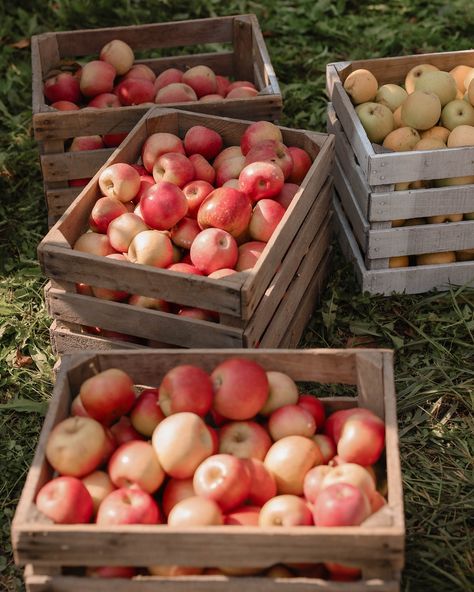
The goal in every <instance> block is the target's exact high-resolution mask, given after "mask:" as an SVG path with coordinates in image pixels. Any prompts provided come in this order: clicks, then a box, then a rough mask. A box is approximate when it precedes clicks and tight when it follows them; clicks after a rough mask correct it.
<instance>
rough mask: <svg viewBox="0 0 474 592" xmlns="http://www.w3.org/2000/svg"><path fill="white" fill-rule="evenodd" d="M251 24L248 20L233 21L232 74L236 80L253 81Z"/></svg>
mask: <svg viewBox="0 0 474 592" xmlns="http://www.w3.org/2000/svg"><path fill="white" fill-rule="evenodd" d="M252 27H253V23H252V22H251V21H250V20H249V19H248V18H239V17H237V18H235V19H234V37H233V47H234V72H235V77H236V79H237V80H248V81H250V82H255V81H254V76H253V53H254V52H253V48H252V43H253V35H252Z"/></svg>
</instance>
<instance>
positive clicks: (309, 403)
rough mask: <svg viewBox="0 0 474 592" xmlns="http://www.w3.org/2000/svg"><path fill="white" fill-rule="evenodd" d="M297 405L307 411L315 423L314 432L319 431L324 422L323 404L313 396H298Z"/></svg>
mask: <svg viewBox="0 0 474 592" xmlns="http://www.w3.org/2000/svg"><path fill="white" fill-rule="evenodd" d="M298 405H299V406H300V407H303V408H304V409H306V411H309V412H310V413H311V415H312V416H313V417H314V421H315V422H316V431H321V429H322V428H323V426H324V422H325V421H326V411H325V410H324V404H323V402H322V401H321V400H320V399H318V398H316V397H315V396H314V395H300V396H299V397H298Z"/></svg>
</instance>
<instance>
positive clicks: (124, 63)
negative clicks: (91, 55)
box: [99, 39, 135, 75]
mask: <svg viewBox="0 0 474 592" xmlns="http://www.w3.org/2000/svg"><path fill="white" fill-rule="evenodd" d="M99 57H100V59H101V60H103V61H104V62H107V63H108V64H111V65H112V66H113V67H114V68H115V71H116V72H117V74H119V75H121V74H126V73H127V72H128V71H129V70H130V68H131V67H132V66H133V62H134V61H135V55H134V53H133V49H132V48H131V47H130V45H128V44H127V43H125V41H122V40H120V39H112V41H109V42H108V43H106V44H105V45H104V47H103V48H102V49H101V50H100V53H99Z"/></svg>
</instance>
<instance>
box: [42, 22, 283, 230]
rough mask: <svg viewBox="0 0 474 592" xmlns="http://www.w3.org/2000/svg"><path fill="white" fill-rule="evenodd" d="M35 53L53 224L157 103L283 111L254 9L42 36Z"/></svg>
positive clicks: (260, 113)
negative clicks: (221, 14) (224, 15)
mask: <svg viewBox="0 0 474 592" xmlns="http://www.w3.org/2000/svg"><path fill="white" fill-rule="evenodd" d="M203 48H204V49H203ZM183 51H184V52H186V53H183ZM196 51H197V53H196ZM193 52H194V53H193ZM31 53H32V74H33V130H34V135H35V138H36V140H37V141H38V144H39V148H40V152H41V168H42V172H43V179H44V185H45V193H46V200H47V204H48V211H49V214H50V219H51V221H56V220H57V219H58V218H59V216H60V215H61V214H62V213H63V212H64V210H65V209H66V208H67V206H68V205H70V203H71V202H72V200H73V199H74V197H76V196H77V195H78V193H79V192H80V190H81V187H82V186H84V185H85V184H86V183H87V180H88V179H89V178H91V177H92V176H93V175H94V173H95V171H96V170H97V169H98V168H99V167H100V166H101V165H102V164H103V163H104V162H105V160H106V159H107V158H108V156H109V155H110V154H111V153H112V151H113V148H114V147H116V146H118V145H119V143H120V142H121V141H122V139H123V138H124V137H125V136H126V134H127V133H128V132H129V131H130V130H131V129H132V127H133V126H134V125H135V124H136V123H137V122H138V120H139V119H140V117H142V116H143V115H144V114H145V113H146V111H147V110H148V109H149V108H150V106H152V105H153V104H165V105H167V106H170V105H171V106H180V105H185V106H186V109H187V110H189V111H199V112H202V113H212V114H214V115H227V116H234V117H242V118H247V119H255V120H258V119H269V120H275V119H277V118H278V116H279V114H280V112H281V108H282V98H281V93H280V89H279V86H278V82H277V79H276V76H275V73H274V71H273V68H272V65H271V61H270V58H269V55H268V52H267V49H266V46H265V42H264V39H263V36H262V33H261V30H260V27H259V24H258V20H257V18H256V17H255V15H253V14H245V15H235V16H230V17H215V18H207V19H196V20H189V21H176V22H168V23H153V24H146V25H134V26H126V27H112V28H101V29H93V30H78V31H60V32H51V33H45V34H42V35H36V36H33V37H32V43H31ZM143 56H146V57H143Z"/></svg>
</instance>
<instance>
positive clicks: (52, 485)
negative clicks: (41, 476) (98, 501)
mask: <svg viewBox="0 0 474 592" xmlns="http://www.w3.org/2000/svg"><path fill="white" fill-rule="evenodd" d="M36 506H37V508H38V510H39V511H40V512H42V513H43V514H44V515H45V516H47V517H48V518H50V519H51V520H52V521H53V522H55V523H56V524H85V523H87V522H90V520H91V518H92V515H93V513H94V504H93V502H92V498H91V496H90V493H89V492H88V491H87V489H86V487H85V486H84V484H83V483H82V481H81V480H80V479H77V478H76V477H69V476H67V477H56V478H55V479H51V481H48V482H47V483H46V484H45V485H43V487H42V488H41V489H40V490H39V491H38V495H37V496H36Z"/></svg>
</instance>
